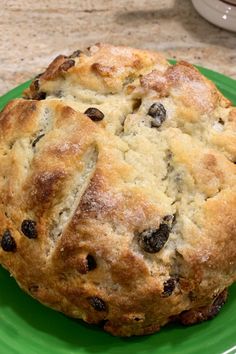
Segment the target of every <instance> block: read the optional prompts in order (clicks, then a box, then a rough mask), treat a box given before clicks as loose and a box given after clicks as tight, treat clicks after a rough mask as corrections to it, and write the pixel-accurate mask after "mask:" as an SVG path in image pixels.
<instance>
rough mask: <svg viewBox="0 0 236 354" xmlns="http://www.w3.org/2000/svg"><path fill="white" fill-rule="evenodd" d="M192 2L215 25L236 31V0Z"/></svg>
mask: <svg viewBox="0 0 236 354" xmlns="http://www.w3.org/2000/svg"><path fill="white" fill-rule="evenodd" d="M192 3H193V5H194V7H195V9H196V10H197V11H198V12H199V14H200V15H202V16H203V17H204V18H205V19H207V20H208V21H210V22H211V23H213V24H214V25H217V26H219V27H222V28H225V29H227V30H229V31H235V32H236V0H227V1H225V0H192Z"/></svg>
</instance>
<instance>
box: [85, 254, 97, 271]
mask: <svg viewBox="0 0 236 354" xmlns="http://www.w3.org/2000/svg"><path fill="white" fill-rule="evenodd" d="M86 260H87V269H88V270H89V271H90V270H94V269H95V268H96V267H97V263H96V261H95V259H94V257H93V256H91V255H90V254H88V255H87V257H86Z"/></svg>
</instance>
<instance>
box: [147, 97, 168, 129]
mask: <svg viewBox="0 0 236 354" xmlns="http://www.w3.org/2000/svg"><path fill="white" fill-rule="evenodd" d="M148 115H149V116H151V117H152V118H153V119H152V121H151V126H152V127H155V128H159V127H160V126H161V125H162V123H163V122H164V121H165V119H166V110H165V107H164V106H163V104H161V103H157V102H156V103H153V104H152V105H151V107H150V108H149V110H148Z"/></svg>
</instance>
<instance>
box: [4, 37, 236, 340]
mask: <svg viewBox="0 0 236 354" xmlns="http://www.w3.org/2000/svg"><path fill="white" fill-rule="evenodd" d="M25 97H26V98H28V99H17V100H14V101H12V102H10V103H9V104H8V105H7V106H6V107H5V108H4V110H3V111H2V112H1V115H0V152H1V160H0V164H1V166H0V171H1V172H0V189H1V205H0V235H1V245H2V248H1V249H0V262H1V264H2V265H3V266H4V267H6V268H7V269H8V270H9V271H10V272H11V274H13V276H14V277H15V278H16V280H17V282H18V283H19V284H20V286H21V287H22V288H23V289H24V290H25V291H27V292H28V293H30V294H31V295H32V296H33V297H35V298H36V299H38V300H39V301H41V302H42V303H44V304H46V305H48V306H50V307H52V308H55V309H57V310H59V311H62V312H64V313H65V314H67V315H69V316H72V317H78V318H82V319H84V320H85V321H87V322H89V323H99V322H101V321H102V322H103V323H105V324H104V328H105V329H106V330H107V331H109V332H111V333H113V334H114V335H122V336H130V335H142V334H148V333H152V332H155V331H158V330H159V329H160V327H161V326H163V325H165V324H166V323H167V322H169V321H170V320H171V319H172V318H173V316H178V315H180V314H183V311H190V312H188V316H187V315H186V316H185V317H186V318H188V319H186V321H187V322H189V321H190V322H191V320H189V318H198V317H199V316H198V315H197V312H196V309H199V308H201V309H203V308H204V309H207V308H208V309H209V306H210V305H212V303H213V301H214V299H215V298H216V297H217V296H218V295H219V294H220V293H222V291H223V290H224V289H225V288H226V287H228V286H229V285H231V284H232V283H233V282H234V281H235V279H236V274H235V266H236V245H235V242H236V241H235V240H236V238H235V236H236V188H235V186H236V165H235V161H236V150H235V134H236V124H235V122H236V114H235V112H236V110H235V108H233V107H231V105H230V103H229V101H228V100H227V99H225V98H224V97H223V96H222V95H221V94H220V92H219V91H218V90H217V89H216V87H215V85H214V84H213V83H211V82H209V80H207V79H206V78H204V77H203V76H202V75H201V74H200V73H199V72H198V71H197V69H195V68H194V67H193V66H192V65H190V64H188V63H186V62H179V63H177V64H176V65H173V66H171V65H169V64H168V63H167V61H165V59H163V58H162V57H161V56H160V55H159V54H157V53H153V52H148V51H141V50H137V49H132V48H125V47H113V46H109V45H106V44H98V45H95V46H92V47H91V48H90V49H89V51H88V53H87V54H85V53H76V54H74V55H72V56H70V57H66V56H59V57H57V58H56V59H55V60H54V61H53V63H52V64H51V65H50V66H49V67H48V69H47V70H46V71H45V73H43V74H42V75H41V76H39V77H38V78H36V79H35V81H34V82H33V83H32V85H31V86H30V89H29V90H27V92H26V93H25ZM88 108H90V112H91V108H92V109H93V110H92V112H93V115H92V116H91V115H90V118H89V114H88V113H86V114H85V112H86V111H87V110H88ZM94 109H95V110H94ZM96 110H97V111H96ZM98 110H99V112H98ZM87 112H88V111H87ZM96 114H98V115H97V116H96ZM23 220H26V224H27V223H28V224H29V223H30V222H31V224H30V225H31V229H30V230H26V231H25V230H24V228H23V226H22V222H23ZM32 222H33V223H32ZM34 222H35V223H36V224H34ZM28 224H27V225H28ZM34 228H36V230H34ZM32 230H33V231H32ZM30 232H33V234H32V235H31V234H30ZM9 233H10V235H11V237H12V238H13V239H14V242H15V245H16V248H14V249H13V247H12V242H13V241H12V239H11V238H10V236H9ZM27 233H28V236H27V235H26V234H27ZM29 235H30V236H29ZM35 235H36V236H35ZM11 247H12V248H11ZM7 248H8V250H6V249H7ZM191 311H192V312H191ZM194 311H195V312H194ZM203 312H204V311H203V310H202V313H203ZM208 312H209V311H208ZM208 312H207V311H206V312H204V313H208ZM184 313H185V314H186V313H187V312H184ZM202 317H204V316H202ZM205 317H207V315H206V316H205ZM182 318H183V315H182ZM186 321H185V322H186ZM192 322H193V320H192Z"/></svg>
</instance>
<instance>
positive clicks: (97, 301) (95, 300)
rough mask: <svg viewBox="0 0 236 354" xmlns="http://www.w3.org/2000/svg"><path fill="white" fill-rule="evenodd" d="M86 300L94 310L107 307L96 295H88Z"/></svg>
mask: <svg viewBox="0 0 236 354" xmlns="http://www.w3.org/2000/svg"><path fill="white" fill-rule="evenodd" d="M88 301H89V303H90V305H92V306H93V308H94V309H95V310H96V311H106V309H107V307H106V304H105V302H104V301H103V300H102V299H100V298H99V297H97V296H93V297H89V298H88Z"/></svg>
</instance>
